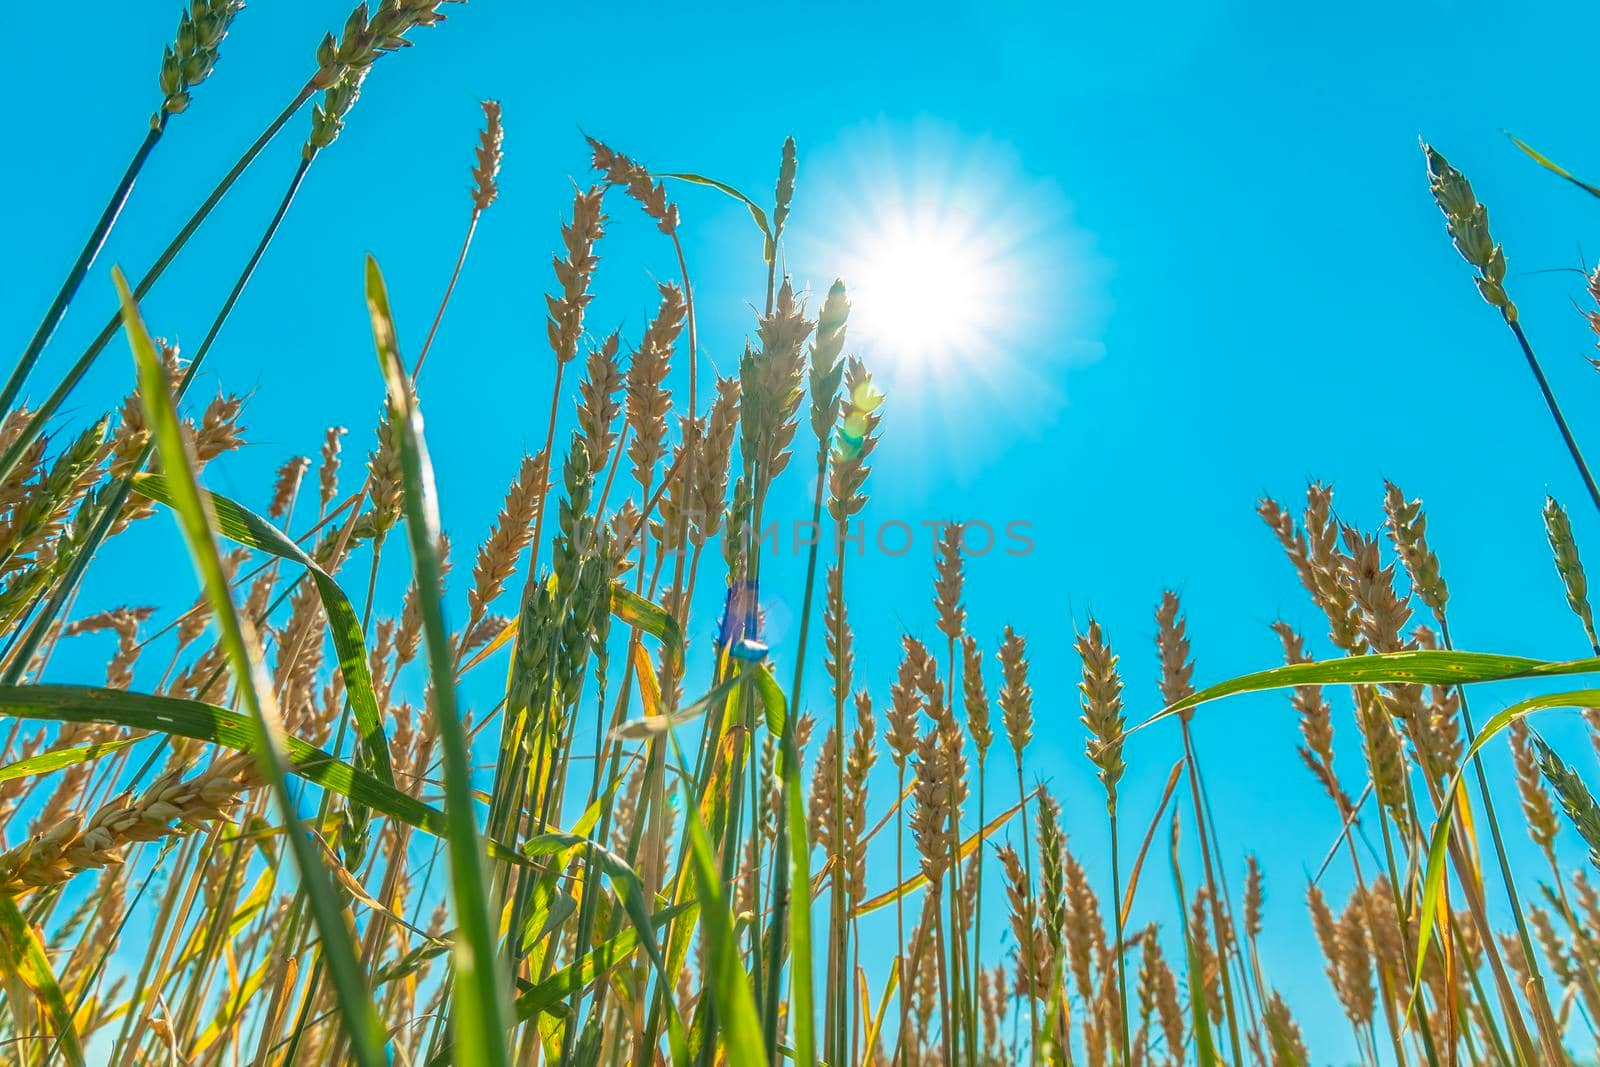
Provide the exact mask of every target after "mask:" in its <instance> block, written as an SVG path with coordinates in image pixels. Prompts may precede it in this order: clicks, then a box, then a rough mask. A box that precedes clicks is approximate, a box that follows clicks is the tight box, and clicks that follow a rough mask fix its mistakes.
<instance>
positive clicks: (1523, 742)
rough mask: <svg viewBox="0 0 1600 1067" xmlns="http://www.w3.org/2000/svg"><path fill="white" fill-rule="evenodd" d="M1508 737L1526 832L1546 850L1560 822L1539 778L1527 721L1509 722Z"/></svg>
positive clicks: (1553, 838) (1550, 846) (1551, 843)
mask: <svg viewBox="0 0 1600 1067" xmlns="http://www.w3.org/2000/svg"><path fill="white" fill-rule="evenodd" d="M1510 739H1511V760H1512V764H1513V765H1514V766H1515V767H1516V772H1517V794H1518V796H1520V797H1521V799H1522V815H1523V818H1524V819H1526V820H1527V822H1528V834H1529V836H1531V837H1532V838H1533V840H1534V841H1535V842H1536V843H1537V844H1538V845H1539V847H1540V848H1543V849H1546V850H1549V849H1551V848H1553V847H1554V845H1555V839H1556V833H1557V832H1558V831H1559V830H1560V828H1561V823H1560V820H1559V819H1558V818H1557V817H1556V809H1555V804H1554V803H1553V802H1552V801H1551V800H1550V794H1548V793H1546V792H1545V791H1544V784H1543V782H1541V781H1540V778H1539V760H1538V757H1537V756H1536V755H1535V754H1534V751H1533V746H1532V744H1531V743H1530V741H1531V735H1530V734H1529V732H1528V727H1527V724H1526V723H1523V722H1514V723H1512V724H1511V730H1510Z"/></svg>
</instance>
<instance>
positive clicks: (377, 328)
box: [366, 256, 511, 1067]
mask: <svg viewBox="0 0 1600 1067" xmlns="http://www.w3.org/2000/svg"><path fill="white" fill-rule="evenodd" d="M366 294H367V311H368V312H369V314H370V315H371V318H372V339H373V342H374V344H375V345H376V346H377V350H378V365H379V368H380V369H381V370H382V371H383V380H384V385H385V387H386V389H387V392H388V395H389V414H390V418H391V419H392V420H393V421H394V425H395V426H396V428H398V430H399V431H400V467H401V472H402V475H403V477H404V484H405V514H406V532H407V536H408V537H409V539H410V542H411V561H412V567H413V572H414V575H415V578H416V583H417V590H418V595H417V601H418V604H419V606H420V608H421V611H422V629H423V635H424V639H425V643H426V645H427V659H428V674H429V677H430V678H431V679H432V681H433V699H434V714H435V715H436V716H437V717H438V721H439V738H440V741H441V742H442V744H443V748H444V792H445V804H444V810H445V818H446V819H447V820H448V822H449V837H448V841H449V846H450V848H449V853H450V885H451V890H452V893H451V897H452V901H453V904H454V907H455V912H456V929H457V933H456V940H455V945H454V947H453V949H452V951H451V961H452V964H453V969H454V979H455V991H454V996H453V998H452V1006H453V1011H452V1015H451V1019H452V1023H453V1033H454V1035H455V1041H456V1048H457V1050H458V1052H459V1055H460V1062H462V1063H465V1064H472V1065H474V1067H476V1065H478V1064H485V1065H488V1067H509V1065H510V1063H511V1056H510V1052H509V1051H508V1049H507V1048H506V1019H507V1018H508V1017H509V1011H508V1007H509V1006H508V1005H507V1003H506V1000H507V991H508V989H509V987H510V982H509V979H508V978H507V979H503V978H502V977H501V970H502V968H503V961H502V960H501V958H500V955H499V953H498V952H496V951H495V936H494V934H495V923H494V909H493V906H492V905H491V902H490V897H489V886H488V880H487V879H486V878H485V876H484V863H485V861H484V849H483V841H482V840H481V839H480V838H479V836H478V821H477V816H476V814H475V812H474V809H473V797H472V770H471V766H472V761H471V757H470V748H469V745H468V740H467V732H466V728H465V727H464V726H463V725H462V723H461V718H460V716H459V715H458V714H457V711H456V685H455V667H454V663H453V662H452V656H453V654H454V649H453V647H452V644H451V641H450V631H449V629H448V628H447V627H446V626H445V622H444V605H443V604H441V603H440V600H439V589H440V585H441V582H440V573H439V557H438V544H439V505H438V499H437V497H436V495H435V493H434V485H433V464H432V462H431V461H430V460H429V458H428V450H427V444H426V443H425V442H424V440H423V436H422V415H421V413H420V412H419V411H418V410H417V405H416V403H415V401H414V399H413V397H412V394H411V389H410V382H409V379H408V376H407V373H406V369H405V364H404V363H403V362H402V361H401V358H400V342H399V339H398V335H397V334H396V332H395V326H394V316H393V314H391V312H390V310H389V293H388V290H387V288H386V287H385V286H384V283H383V274H382V273H381V272H380V271H379V270H378V263H377V260H375V259H373V258H372V257H371V256H368V257H367V269H366Z"/></svg>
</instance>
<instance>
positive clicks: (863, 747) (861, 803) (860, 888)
mask: <svg viewBox="0 0 1600 1067" xmlns="http://www.w3.org/2000/svg"><path fill="white" fill-rule="evenodd" d="M855 699H856V726H855V729H854V730H853V731H852V732H851V736H850V750H849V753H848V754H847V756H846V762H845V775H844V832H845V840H844V843H843V848H842V849H841V850H840V851H841V853H842V854H843V855H844V856H845V862H846V873H847V876H848V891H849V895H850V900H851V901H852V902H856V901H859V900H861V898H862V896H863V895H864V894H865V892H866V879H867V853H866V848H865V841H864V838H865V836H866V833H867V831H868V829H869V828H870V827H869V825H868V821H867V776H868V774H869V772H870V771H871V770H872V765H873V764H874V763H876V762H877V758H878V755H877V746H876V744H875V743H874V741H875V738H874V734H875V732H876V730H877V722H876V720H875V719H874V718H873V715H872V699H871V698H870V697H868V696H867V694H866V692H865V691H864V690H863V691H862V692H859V693H857V694H856V698H855Z"/></svg>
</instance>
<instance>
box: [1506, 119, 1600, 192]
mask: <svg viewBox="0 0 1600 1067" xmlns="http://www.w3.org/2000/svg"><path fill="white" fill-rule="evenodd" d="M1506 136H1507V137H1510V138H1511V143H1512V144H1514V145H1516V146H1517V147H1518V148H1520V149H1522V151H1523V152H1525V153H1527V155H1528V158H1530V159H1532V160H1533V161H1534V162H1535V163H1537V164H1539V166H1541V167H1543V168H1544V169H1545V170H1547V171H1549V172H1550V173H1551V174H1554V175H1556V176H1557V177H1558V178H1565V179H1566V180H1567V181H1569V182H1571V183H1572V184H1573V185H1576V186H1577V187H1578V188H1579V189H1582V190H1583V191H1584V192H1586V193H1588V194H1589V195H1590V196H1600V189H1597V188H1595V187H1594V186H1593V185H1590V184H1589V183H1588V182H1586V181H1584V180H1582V179H1581V178H1579V177H1578V176H1577V175H1575V174H1573V173H1572V172H1571V171H1569V170H1568V169H1567V168H1565V167H1563V166H1561V164H1559V163H1557V162H1555V161H1554V160H1552V159H1550V158H1549V157H1548V156H1546V155H1545V154H1544V153H1542V152H1540V151H1539V150H1538V149H1536V148H1534V147H1533V146H1532V145H1530V144H1528V143H1527V142H1525V141H1523V140H1521V139H1520V138H1517V137H1512V136H1511V134H1509V133H1508V134H1506Z"/></svg>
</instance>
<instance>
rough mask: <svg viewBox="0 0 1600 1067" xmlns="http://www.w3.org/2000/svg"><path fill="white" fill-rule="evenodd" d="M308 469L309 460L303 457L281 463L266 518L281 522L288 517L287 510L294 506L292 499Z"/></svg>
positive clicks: (292, 457) (309, 466)
mask: <svg viewBox="0 0 1600 1067" xmlns="http://www.w3.org/2000/svg"><path fill="white" fill-rule="evenodd" d="M310 469H311V460H310V459H308V458H307V457H305V456H290V457H289V458H288V459H287V460H285V461H284V462H283V465H282V466H280V467H279V468H278V475H277V478H276V479H275V480H274V481H273V484H272V502H271V503H270V504H268V505H267V518H269V519H276V520H278V521H279V522H282V521H284V520H285V519H287V518H288V517H289V509H290V508H291V507H293V506H294V498H295V496H296V495H297V494H298V493H299V492H300V483H301V481H302V480H304V478H305V476H306V471H308V470H310Z"/></svg>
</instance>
